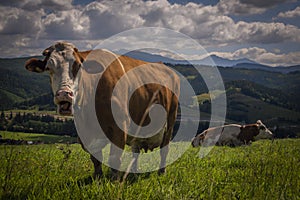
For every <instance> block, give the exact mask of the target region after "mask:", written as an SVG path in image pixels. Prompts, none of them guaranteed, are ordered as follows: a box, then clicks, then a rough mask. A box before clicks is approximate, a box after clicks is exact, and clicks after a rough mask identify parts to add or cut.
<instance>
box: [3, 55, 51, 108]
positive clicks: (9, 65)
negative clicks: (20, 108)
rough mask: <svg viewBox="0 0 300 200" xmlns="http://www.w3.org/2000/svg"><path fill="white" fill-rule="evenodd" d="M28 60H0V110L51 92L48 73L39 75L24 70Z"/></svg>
mask: <svg viewBox="0 0 300 200" xmlns="http://www.w3.org/2000/svg"><path fill="white" fill-rule="evenodd" d="M27 59H29V58H15V59H0V109H9V108H13V107H14V104H15V103H17V102H21V101H24V100H28V99H31V98H33V97H37V96H39V95H41V94H45V93H49V92H50V91H51V90H50V85H49V78H48V76H47V74H46V73H45V74H39V75H37V74H34V73H30V72H28V71H27V70H26V69H25V68H24V63H25V61H26V60H27Z"/></svg>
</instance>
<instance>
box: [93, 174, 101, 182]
mask: <svg viewBox="0 0 300 200" xmlns="http://www.w3.org/2000/svg"><path fill="white" fill-rule="evenodd" d="M102 176H103V174H102V173H93V179H94V180H96V179H100V178H101V177H102Z"/></svg>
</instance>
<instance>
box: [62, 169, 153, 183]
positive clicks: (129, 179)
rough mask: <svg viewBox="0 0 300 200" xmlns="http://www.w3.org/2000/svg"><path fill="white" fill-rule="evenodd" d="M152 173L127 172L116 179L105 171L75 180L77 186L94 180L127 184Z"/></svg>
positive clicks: (145, 177)
mask: <svg viewBox="0 0 300 200" xmlns="http://www.w3.org/2000/svg"><path fill="white" fill-rule="evenodd" d="M152 173H153V172H147V173H142V174H136V173H129V174H128V175H127V177H126V179H125V180H124V179H123V178H124V174H125V173H122V175H121V178H120V179H117V180H116V179H114V178H112V176H111V175H110V174H109V173H105V174H103V175H102V176H100V177H97V178H93V177H92V176H86V177H83V178H81V179H78V180H77V181H76V184H77V185H78V186H79V187H83V186H86V185H90V184H93V183H94V182H99V183H100V184H101V183H107V182H112V183H126V184H127V185H131V184H134V183H135V182H137V181H138V180H139V179H148V178H150V175H151V174H152ZM68 184H71V183H67V185H68Z"/></svg>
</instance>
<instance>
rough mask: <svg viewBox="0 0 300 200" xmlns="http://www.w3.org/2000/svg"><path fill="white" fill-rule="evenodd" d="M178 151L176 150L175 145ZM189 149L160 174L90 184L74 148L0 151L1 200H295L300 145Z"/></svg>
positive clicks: (86, 164) (299, 191)
mask: <svg viewBox="0 0 300 200" xmlns="http://www.w3.org/2000/svg"><path fill="white" fill-rule="evenodd" d="M179 146H180V144H179ZM199 150H200V149H199V148H192V147H190V148H189V149H188V150H187V151H186V152H185V154H184V155H183V156H182V157H181V158H180V159H179V160H177V161H176V162H174V163H173V164H172V165H170V166H168V167H167V172H166V174H164V175H162V176H158V175H157V173H156V172H152V173H148V174H142V175H140V176H138V177H137V178H136V179H133V180H132V181H130V180H127V181H126V182H123V183H120V182H118V181H111V180H110V179H109V178H108V176H107V174H108V168H107V167H104V174H105V176H104V177H103V178H102V179H100V180H92V179H90V175H91V174H92V172H93V168H92V163H91V161H90V160H89V155H88V154H87V153H86V152H84V151H83V150H82V149H81V147H80V145H78V144H73V145H66V144H44V145H32V146H7V145H3V146H0V156H1V167H0V177H1V179H0V180H1V181H0V182H1V185H0V186H1V187H0V196H1V198H2V199H272V200H273V199H299V198H300V140H299V139H284V140H275V141H274V143H272V142H271V141H258V142H254V143H253V144H252V145H251V146H242V147H237V148H230V147H214V148H213V150H212V151H211V152H210V153H209V154H208V155H207V156H206V157H204V158H202V159H201V158H199V156H198V155H199Z"/></svg>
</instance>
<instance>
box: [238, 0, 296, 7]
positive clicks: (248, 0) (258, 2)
mask: <svg viewBox="0 0 300 200" xmlns="http://www.w3.org/2000/svg"><path fill="white" fill-rule="evenodd" d="M239 1H240V2H241V3H243V4H248V5H252V6H254V7H257V8H270V7H272V6H275V5H278V4H282V3H286V2H293V1H295V0H239Z"/></svg>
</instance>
